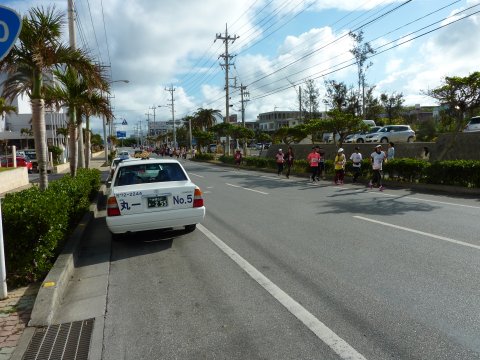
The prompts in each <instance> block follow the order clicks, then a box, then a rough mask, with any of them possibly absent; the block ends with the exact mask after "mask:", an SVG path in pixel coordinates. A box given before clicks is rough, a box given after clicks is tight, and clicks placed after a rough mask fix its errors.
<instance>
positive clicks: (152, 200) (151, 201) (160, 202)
mask: <svg viewBox="0 0 480 360" xmlns="http://www.w3.org/2000/svg"><path fill="white" fill-rule="evenodd" d="M147 204H148V207H149V208H157V207H166V206H168V200H167V197H166V196H155V197H149V198H147Z"/></svg>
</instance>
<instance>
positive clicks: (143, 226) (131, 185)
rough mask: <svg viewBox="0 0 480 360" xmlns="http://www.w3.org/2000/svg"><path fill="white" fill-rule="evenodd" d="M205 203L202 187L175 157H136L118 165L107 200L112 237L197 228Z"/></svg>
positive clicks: (109, 227) (108, 221)
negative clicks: (189, 175) (148, 231)
mask: <svg viewBox="0 0 480 360" xmlns="http://www.w3.org/2000/svg"><path fill="white" fill-rule="evenodd" d="M204 217H205V206H204V204H203V197H202V192H201V191H200V188H199V187H198V186H196V185H195V184H194V183H193V182H192V181H191V180H190V178H189V177H188V175H187V173H186V171H185V169H184V168H183V166H182V165H181V164H180V163H179V162H178V161H177V160H172V159H132V160H124V161H122V162H120V163H119V164H118V165H117V168H116V169H115V173H114V175H113V178H112V182H111V186H110V189H109V192H108V199H107V218H106V221H107V227H108V229H109V230H110V232H111V233H112V238H113V239H114V240H117V239H118V238H119V237H121V235H122V234H125V233H130V232H138V231H146V230H157V229H165V228H175V227H184V228H185V230H186V231H188V232H190V231H193V230H195V227H196V224H198V223H200V222H202V221H203V219H204Z"/></svg>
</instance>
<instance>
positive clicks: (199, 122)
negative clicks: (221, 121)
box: [192, 108, 221, 131]
mask: <svg viewBox="0 0 480 360" xmlns="http://www.w3.org/2000/svg"><path fill="white" fill-rule="evenodd" d="M215 116H221V112H220V110H214V109H203V108H198V109H197V111H196V112H195V114H194V115H193V121H192V128H195V129H199V130H203V131H205V130H207V129H210V128H211V127H212V126H213V125H215V123H216V122H217V119H216V117H215Z"/></svg>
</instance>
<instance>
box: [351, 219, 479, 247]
mask: <svg viewBox="0 0 480 360" xmlns="http://www.w3.org/2000/svg"><path fill="white" fill-rule="evenodd" d="M353 217H354V218H356V219H360V220H365V221H369V222H372V223H375V224H379V225H383V226H388V227H392V228H395V229H399V230H404V231H409V232H412V233H415V234H419V235H424V236H428V237H431V238H434V239H439V240H443V241H448V242H451V243H453V244H457V245H462V246H467V247H471V248H474V249H477V250H480V246H479V245H474V244H470V243H467V242H464V241H460V240H455V239H451V238H448V237H445V236H440V235H435V234H430V233H427V232H424V231H420V230H415V229H410V228H407V227H403V226H398V225H393V224H390V223H386V222H383V221H378V220H374V219H369V218H366V217H363V216H353Z"/></svg>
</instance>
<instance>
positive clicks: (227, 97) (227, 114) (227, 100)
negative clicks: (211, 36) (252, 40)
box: [214, 24, 239, 155]
mask: <svg viewBox="0 0 480 360" xmlns="http://www.w3.org/2000/svg"><path fill="white" fill-rule="evenodd" d="M238 38H239V36H237V35H233V36H230V35H228V27H227V24H225V36H222V34H221V33H218V34H217V35H216V38H215V41H217V40H223V43H224V44H225V53H223V54H221V55H220V56H219V57H221V58H222V59H223V60H224V61H225V62H224V63H223V64H220V66H221V67H222V68H223V69H225V121H224V122H229V121H230V91H229V88H230V85H229V80H230V79H229V78H228V70H229V67H230V65H233V63H230V59H232V58H233V55H229V53H228V42H229V41H231V42H232V44H233V43H234V42H235V40H237V39H238ZM215 41H214V42H215ZM227 146H228V148H227V155H230V137H229V136H227Z"/></svg>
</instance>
